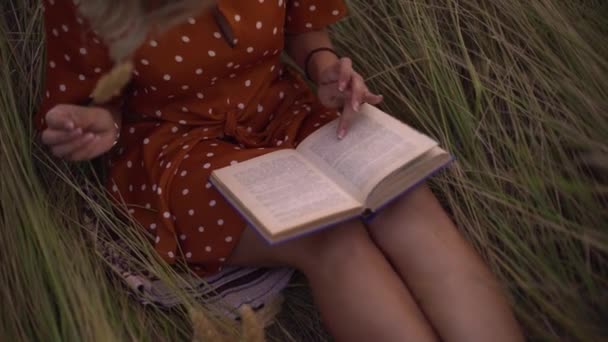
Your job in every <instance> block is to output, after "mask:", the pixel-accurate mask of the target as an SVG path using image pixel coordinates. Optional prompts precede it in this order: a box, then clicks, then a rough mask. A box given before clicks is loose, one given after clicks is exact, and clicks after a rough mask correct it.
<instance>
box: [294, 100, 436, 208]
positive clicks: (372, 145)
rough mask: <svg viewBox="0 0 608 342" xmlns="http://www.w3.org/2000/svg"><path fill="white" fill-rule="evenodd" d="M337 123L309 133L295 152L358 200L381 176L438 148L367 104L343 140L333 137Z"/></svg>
mask: <svg viewBox="0 0 608 342" xmlns="http://www.w3.org/2000/svg"><path fill="white" fill-rule="evenodd" d="M338 120H339V119H338ZM338 120H335V121H333V122H331V123H329V124H327V125H325V126H324V127H322V128H320V129H319V130H317V131H316V132H315V133H313V134H311V135H310V136H309V137H308V138H306V139H305V140H304V141H303V142H302V143H301V144H300V145H299V146H298V148H297V150H298V151H299V152H301V153H302V154H303V155H304V156H305V157H306V158H307V159H309V160H310V161H311V162H312V163H314V164H315V165H316V166H317V167H318V168H320V169H321V170H322V171H323V172H325V173H326V174H328V175H329V176H330V177H332V178H334V179H335V181H336V182H337V183H339V184H340V185H341V186H342V187H343V188H345V189H346V190H347V191H348V192H349V193H351V194H352V195H353V196H354V197H355V198H357V199H358V200H359V201H365V197H367V195H368V194H369V192H370V191H372V189H373V188H374V187H375V186H376V185H377V184H378V183H379V182H380V181H381V180H382V179H383V178H384V177H386V176H388V175H389V174H391V173H392V172H393V171H395V170H397V169H398V168H400V167H403V166H404V165H405V164H407V163H408V162H410V161H412V160H414V159H415V158H416V157H418V156H420V155H421V154H422V153H424V152H426V151H428V150H429V149H431V148H432V147H434V146H436V145H437V143H436V142H435V141H433V140H432V139H430V138H429V137H427V136H425V135H423V134H421V133H419V132H417V131H416V130H414V129H413V128H411V127H409V126H407V125H405V124H403V123H402V122H400V121H399V120H397V119H395V118H392V117H391V116H390V115H388V114H386V113H384V112H382V111H380V110H379V109H377V108H375V107H373V106H370V105H365V106H363V107H362V110H361V112H360V113H358V114H356V116H355V118H354V119H353V122H352V123H351V126H350V129H349V131H348V134H347V135H346V137H344V139H342V140H338V138H337V134H336V131H337V127H338Z"/></svg>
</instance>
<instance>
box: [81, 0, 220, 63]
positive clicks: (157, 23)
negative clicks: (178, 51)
mask: <svg viewBox="0 0 608 342" xmlns="http://www.w3.org/2000/svg"><path fill="white" fill-rule="evenodd" d="M215 3H216V1H215V0H80V1H79V3H78V9H79V12H80V13H81V14H82V15H83V17H84V18H86V19H87V20H88V21H89V23H90V25H91V28H92V29H93V30H94V31H95V33H96V34H97V35H98V36H99V37H100V38H101V39H102V40H103V41H104V43H105V44H106V45H107V46H108V49H109V52H110V57H111V58H112V59H113V60H114V61H115V62H122V61H124V60H125V59H127V58H128V57H129V56H130V55H131V54H132V53H133V52H134V51H135V50H136V49H137V48H138V47H139V46H140V45H141V44H142V43H143V41H144V40H145V39H146V37H147V36H148V35H149V34H159V33H162V32H163V31H164V30H166V29H168V28H170V27H171V26H173V25H175V24H178V23H180V22H182V21H184V20H186V19H187V18H188V17H191V16H195V15H196V14H198V13H200V12H202V11H203V10H205V9H207V8H208V7H210V6H212V5H214V4H215Z"/></svg>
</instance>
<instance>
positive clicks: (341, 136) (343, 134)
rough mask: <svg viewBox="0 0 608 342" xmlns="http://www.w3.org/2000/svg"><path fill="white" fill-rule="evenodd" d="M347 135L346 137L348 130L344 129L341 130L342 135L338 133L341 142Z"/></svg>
mask: <svg viewBox="0 0 608 342" xmlns="http://www.w3.org/2000/svg"><path fill="white" fill-rule="evenodd" d="M345 135H346V130H345V129H344V128H342V129H341V130H340V133H338V139H340V140H342V139H344V136H345Z"/></svg>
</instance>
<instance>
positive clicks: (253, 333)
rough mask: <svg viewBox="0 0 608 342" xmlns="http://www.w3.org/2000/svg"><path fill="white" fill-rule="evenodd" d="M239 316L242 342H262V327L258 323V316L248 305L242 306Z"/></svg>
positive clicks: (263, 339)
mask: <svg viewBox="0 0 608 342" xmlns="http://www.w3.org/2000/svg"><path fill="white" fill-rule="evenodd" d="M239 313H240V315H241V324H242V331H243V336H242V340H243V341H246V342H264V341H266V339H265V338H264V325H263V324H262V323H260V321H259V319H258V316H257V315H256V313H255V312H253V310H252V309H251V307H250V306H249V305H243V306H242V307H241V308H240V309H239Z"/></svg>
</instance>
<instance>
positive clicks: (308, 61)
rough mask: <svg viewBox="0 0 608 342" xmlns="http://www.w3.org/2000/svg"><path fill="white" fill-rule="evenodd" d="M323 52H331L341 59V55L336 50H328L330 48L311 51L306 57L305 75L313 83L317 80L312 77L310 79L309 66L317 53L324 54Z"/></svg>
mask: <svg viewBox="0 0 608 342" xmlns="http://www.w3.org/2000/svg"><path fill="white" fill-rule="evenodd" d="M323 51H327V52H331V53H333V54H334V55H336V57H338V58H340V55H338V53H337V52H336V51H335V50H334V49H332V48H328V47H320V48H317V49H314V50H312V51H310V52H309V53H308V56H306V60H305V61H304V74H305V75H306V78H308V79H309V80H311V81H313V82H314V81H315V80H313V79H312V77H310V66H309V64H310V60H311V59H312V57H313V56H314V55H315V54H316V53H317V52H323Z"/></svg>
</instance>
